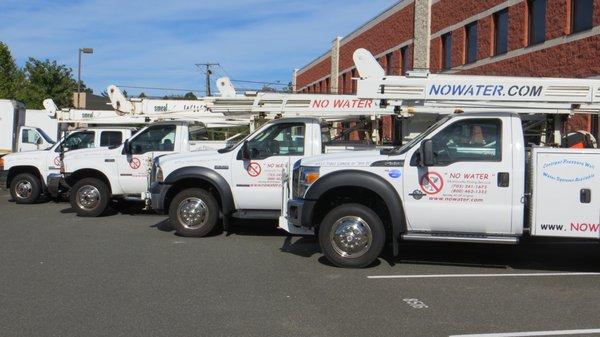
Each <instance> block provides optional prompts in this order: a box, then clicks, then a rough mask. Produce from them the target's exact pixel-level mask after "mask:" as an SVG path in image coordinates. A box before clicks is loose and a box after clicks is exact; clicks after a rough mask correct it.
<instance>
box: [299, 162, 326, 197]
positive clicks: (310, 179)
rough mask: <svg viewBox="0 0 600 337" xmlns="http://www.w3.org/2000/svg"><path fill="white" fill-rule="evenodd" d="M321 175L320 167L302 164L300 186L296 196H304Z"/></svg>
mask: <svg viewBox="0 0 600 337" xmlns="http://www.w3.org/2000/svg"><path fill="white" fill-rule="evenodd" d="M319 177H320V168H318V167H309V166H301V167H300V172H299V177H298V187H297V192H296V195H295V196H296V197H298V198H302V197H304V195H305V194H306V191H308V188H309V187H310V186H311V185H312V184H313V183H314V182H315V181H317V179H319Z"/></svg>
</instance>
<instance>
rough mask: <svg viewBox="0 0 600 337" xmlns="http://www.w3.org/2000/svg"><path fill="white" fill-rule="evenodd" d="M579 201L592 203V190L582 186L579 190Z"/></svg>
mask: <svg viewBox="0 0 600 337" xmlns="http://www.w3.org/2000/svg"><path fill="white" fill-rule="evenodd" d="M579 201H580V202H581V203H582V204H590V203H592V190H590V189H589V188H584V189H582V190H581V191H580V192H579Z"/></svg>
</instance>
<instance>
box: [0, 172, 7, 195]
mask: <svg viewBox="0 0 600 337" xmlns="http://www.w3.org/2000/svg"><path fill="white" fill-rule="evenodd" d="M0 189H3V190H5V189H8V171H5V170H4V169H2V170H0Z"/></svg>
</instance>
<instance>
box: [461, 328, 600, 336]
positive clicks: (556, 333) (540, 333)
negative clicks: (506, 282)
mask: <svg viewBox="0 0 600 337" xmlns="http://www.w3.org/2000/svg"><path fill="white" fill-rule="evenodd" d="M589 334H600V329H585V330H555V331H530V332H512V333H488V334H473V335H452V336H450V337H527V336H567V335H589Z"/></svg>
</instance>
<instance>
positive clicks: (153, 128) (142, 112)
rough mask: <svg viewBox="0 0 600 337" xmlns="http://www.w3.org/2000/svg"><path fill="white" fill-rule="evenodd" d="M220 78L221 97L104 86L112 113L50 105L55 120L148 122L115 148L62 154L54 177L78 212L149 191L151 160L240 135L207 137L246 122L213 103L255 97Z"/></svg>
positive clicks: (95, 210) (88, 211)
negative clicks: (187, 97) (139, 95)
mask: <svg viewBox="0 0 600 337" xmlns="http://www.w3.org/2000/svg"><path fill="white" fill-rule="evenodd" d="M219 81H220V82H219V90H220V92H221V95H220V96H218V97H210V98H205V99H202V100H194V101H171V100H154V99H135V100H128V99H126V98H125V96H124V95H123V94H122V93H121V92H120V90H119V89H118V88H117V87H115V86H109V87H108V90H107V91H108V93H109V98H110V99H111V104H112V106H113V107H114V108H115V111H110V112H102V111H96V112H87V113H86V112H83V113H82V112H81V111H68V110H67V111H59V110H57V109H54V110H56V114H57V116H58V117H59V118H69V119H70V120H74V118H77V119H79V120H80V122H81V123H88V124H104V123H109V124H114V123H117V122H118V123H121V124H149V125H148V126H146V127H145V128H143V129H142V130H140V131H139V132H138V133H136V134H135V135H133V136H132V137H131V138H130V139H128V140H126V141H125V142H124V143H123V144H121V145H120V146H116V147H113V148H98V149H84V150H77V151H70V152H68V153H65V155H64V157H63V160H62V168H61V171H62V173H63V174H62V176H55V177H54V178H53V179H54V180H59V183H58V184H63V185H66V186H68V187H70V189H71V193H70V198H71V204H72V206H73V208H74V209H75V210H76V212H77V213H78V215H80V216H98V215H100V214H102V213H103V212H104V211H105V210H106V209H107V207H108V206H109V202H110V200H111V199H122V198H134V199H141V198H142V194H143V193H144V192H146V191H147V190H148V188H147V186H148V180H147V179H148V172H149V169H150V164H151V162H152V159H153V158H155V157H157V156H162V155H165V154H168V153H177V152H193V151H207V150H216V149H220V148H224V147H226V146H227V144H230V143H232V142H233V143H235V139H236V138H241V137H240V136H241V135H240V134H236V135H234V136H233V137H230V138H229V139H224V140H213V139H210V138H211V137H210V134H209V129H211V130H215V129H216V130H217V131H215V132H222V129H232V130H234V129H235V130H236V131H237V132H239V131H240V129H247V128H248V125H249V124H250V121H249V119H248V118H247V119H245V120H242V119H240V118H236V117H227V116H225V115H224V114H223V113H220V112H213V109H214V108H215V107H219V106H221V105H222V104H221V103H222V101H223V100H227V101H229V100H236V99H239V100H240V101H249V102H252V101H253V99H254V98H252V97H245V96H244V97H240V96H242V95H236V94H235V90H234V89H233V87H231V84H230V82H229V81H228V80H227V79H220V80H219ZM48 105H49V106H50V105H51V104H48ZM215 132H213V134H214V133H215ZM242 132H243V130H242ZM54 185H56V184H54Z"/></svg>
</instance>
